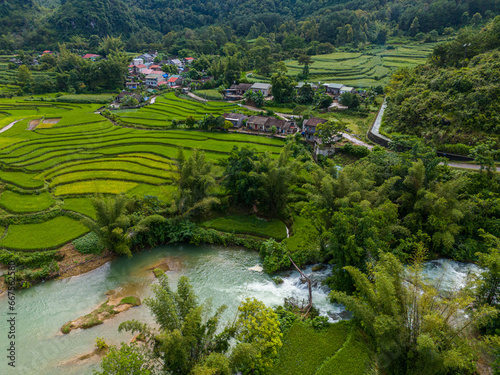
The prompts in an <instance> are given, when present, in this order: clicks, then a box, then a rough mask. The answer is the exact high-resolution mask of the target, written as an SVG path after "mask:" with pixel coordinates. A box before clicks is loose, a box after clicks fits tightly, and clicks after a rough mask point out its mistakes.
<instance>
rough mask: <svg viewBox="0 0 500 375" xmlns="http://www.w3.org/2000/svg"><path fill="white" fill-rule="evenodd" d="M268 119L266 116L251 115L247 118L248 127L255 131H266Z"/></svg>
mask: <svg viewBox="0 0 500 375" xmlns="http://www.w3.org/2000/svg"><path fill="white" fill-rule="evenodd" d="M267 119H268V117H266V116H250V117H249V118H248V120H247V128H248V129H250V130H255V131H265V128H266V122H267Z"/></svg>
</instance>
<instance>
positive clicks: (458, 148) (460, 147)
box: [438, 143, 472, 156]
mask: <svg viewBox="0 0 500 375" xmlns="http://www.w3.org/2000/svg"><path fill="white" fill-rule="evenodd" d="M471 148H472V147H471V146H467V145H464V144H463V143H454V144H449V143H446V144H444V145H440V146H439V147H438V150H439V151H442V152H448V153H450V154H459V155H465V156H468V155H469V154H470V150H471Z"/></svg>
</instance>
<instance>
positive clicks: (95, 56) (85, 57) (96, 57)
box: [82, 53, 101, 61]
mask: <svg viewBox="0 0 500 375" xmlns="http://www.w3.org/2000/svg"><path fill="white" fill-rule="evenodd" d="M82 58H83V59H85V60H87V59H88V60H92V61H96V60H98V59H100V58H101V55H96V54H93V53H87V54H85V55H83V57H82Z"/></svg>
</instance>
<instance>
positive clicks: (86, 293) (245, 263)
mask: <svg viewBox="0 0 500 375" xmlns="http://www.w3.org/2000/svg"><path fill="white" fill-rule="evenodd" d="M166 257H173V258H171V259H174V260H175V261H176V262H174V263H180V264H182V269H180V270H178V271H169V272H167V274H168V276H169V278H170V279H171V281H172V282H174V283H176V282H177V280H178V279H179V277H181V276H183V275H184V276H187V277H189V279H190V280H191V283H192V284H193V286H194V289H195V291H196V293H197V295H198V296H199V299H200V300H205V299H207V298H211V299H212V304H213V306H214V307H218V306H220V305H222V304H226V305H227V306H228V309H227V311H226V313H225V315H224V317H223V320H222V321H230V320H233V319H234V316H235V314H236V311H237V306H238V304H239V303H240V302H241V301H242V300H244V299H245V298H247V297H256V298H257V299H259V300H261V301H263V302H264V303H265V304H266V305H270V306H272V305H278V304H282V303H283V299H284V298H285V297H290V296H295V297H298V298H300V299H307V295H308V293H307V287H306V285H304V284H302V283H301V282H300V277H299V274H298V273H297V272H290V273H289V274H290V275H289V276H288V277H285V275H282V277H283V279H284V283H283V284H281V285H276V284H275V283H274V282H273V281H272V279H271V278H270V277H269V276H268V275H266V274H264V273H261V272H255V271H251V270H249V268H251V267H253V266H255V265H257V264H259V263H260V260H259V256H258V253H256V252H253V251H247V250H242V249H233V248H222V247H216V246H191V245H170V246H163V247H159V248H156V249H154V250H152V251H150V252H149V251H146V252H143V253H140V254H135V255H134V257H133V258H131V259H127V258H120V259H117V260H115V261H113V262H110V263H107V264H105V265H103V266H101V267H100V268H98V269H95V270H93V271H91V272H88V273H86V274H84V275H80V276H75V277H72V278H68V279H64V280H53V281H48V282H45V283H42V284H39V285H36V286H34V287H32V288H30V289H27V290H23V291H19V292H18V293H17V296H16V311H17V313H18V314H17V316H16V331H17V332H16V335H17V337H16V351H17V353H16V355H17V357H16V368H15V369H12V368H10V367H8V366H7V362H8V361H7V359H6V355H5V354H6V353H7V348H8V346H7V341H8V340H7V322H6V317H7V304H6V299H5V297H3V298H2V299H1V300H0V316H1V320H0V337H1V339H0V343H2V345H1V352H2V355H1V359H0V374H2V375H4V374H5V375H8V374H23V375H31V374H37V375H59V374H65V375H73V374H78V375H80V374H83V375H85V374H91V373H92V370H93V369H96V368H97V366H98V358H97V357H96V356H94V357H92V358H90V359H87V360H84V361H79V360H76V358H77V357H78V356H81V355H84V354H87V353H90V352H92V350H93V349H94V342H95V338H96V337H104V338H105V339H106V341H107V342H108V343H112V344H119V343H120V342H121V341H128V340H129V339H130V338H131V335H130V334H128V333H118V325H119V324H120V323H121V322H123V321H125V320H129V319H138V320H140V321H145V322H150V323H152V317H151V315H150V314H149V311H148V309H147V308H146V306H140V307H135V308H132V309H130V310H128V311H126V312H124V313H121V314H119V315H118V316H117V317H116V318H114V319H112V320H107V321H105V322H104V324H102V325H99V326H96V327H93V328H91V329H87V330H76V331H72V332H71V333H69V334H68V335H63V334H61V333H60V331H59V330H60V328H61V326H62V325H63V324H64V323H66V322H68V321H70V320H74V319H76V318H78V317H80V316H82V315H85V314H88V313H90V312H91V311H93V310H94V309H95V308H96V307H97V306H98V305H100V304H101V303H103V302H104V301H105V300H106V296H105V293H106V292H107V291H109V290H116V291H117V292H118V293H120V294H122V295H137V296H138V297H140V298H141V299H144V298H145V297H146V296H148V295H150V294H151V288H150V286H151V284H152V283H153V282H154V280H155V279H154V276H153V274H152V271H151V267H152V266H153V265H154V264H157V263H158V262H160V261H161V260H162V259H164V258H166ZM306 271H307V272H308V273H311V267H308V268H307V269H306ZM328 273H329V270H328V269H327V270H324V271H321V272H315V273H314V274H313V277H314V278H315V279H321V278H324V277H326V276H327V274H328ZM327 294H328V290H327V289H326V288H324V287H321V286H320V285H317V286H316V287H315V288H314V293H313V301H314V303H315V305H316V306H317V307H318V308H319V309H320V311H321V313H322V314H323V315H327V314H328V313H339V312H341V311H343V307H342V306H340V305H333V304H331V303H329V302H328V300H327V298H326V297H327Z"/></svg>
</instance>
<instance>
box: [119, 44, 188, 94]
mask: <svg viewBox="0 0 500 375" xmlns="http://www.w3.org/2000/svg"><path fill="white" fill-rule="evenodd" d="M157 57H158V53H156V52H155V53H152V54H149V53H145V54H143V55H140V56H138V57H136V58H134V59H133V60H132V62H131V63H130V65H129V66H128V69H129V74H130V76H129V78H130V81H129V82H127V83H126V84H125V86H126V87H127V89H136V88H138V87H139V86H140V85H141V83H140V82H138V81H139V79H138V78H142V77H144V81H143V83H144V85H145V86H146V87H148V88H158V87H161V86H163V85H167V86H168V87H170V88H177V87H181V86H182V82H183V77H182V76H181V75H180V73H182V72H184V71H187V70H188V69H189V64H191V63H192V62H193V61H194V58H193V57H186V58H183V59H177V58H175V59H174V58H173V59H167V60H161V61H157V62H156V63H155V62H154V61H155V59H156V58H157ZM163 65H173V66H175V67H176V68H177V72H178V73H179V74H170V73H165V72H164V71H162V70H161V67H162V66H163Z"/></svg>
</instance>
